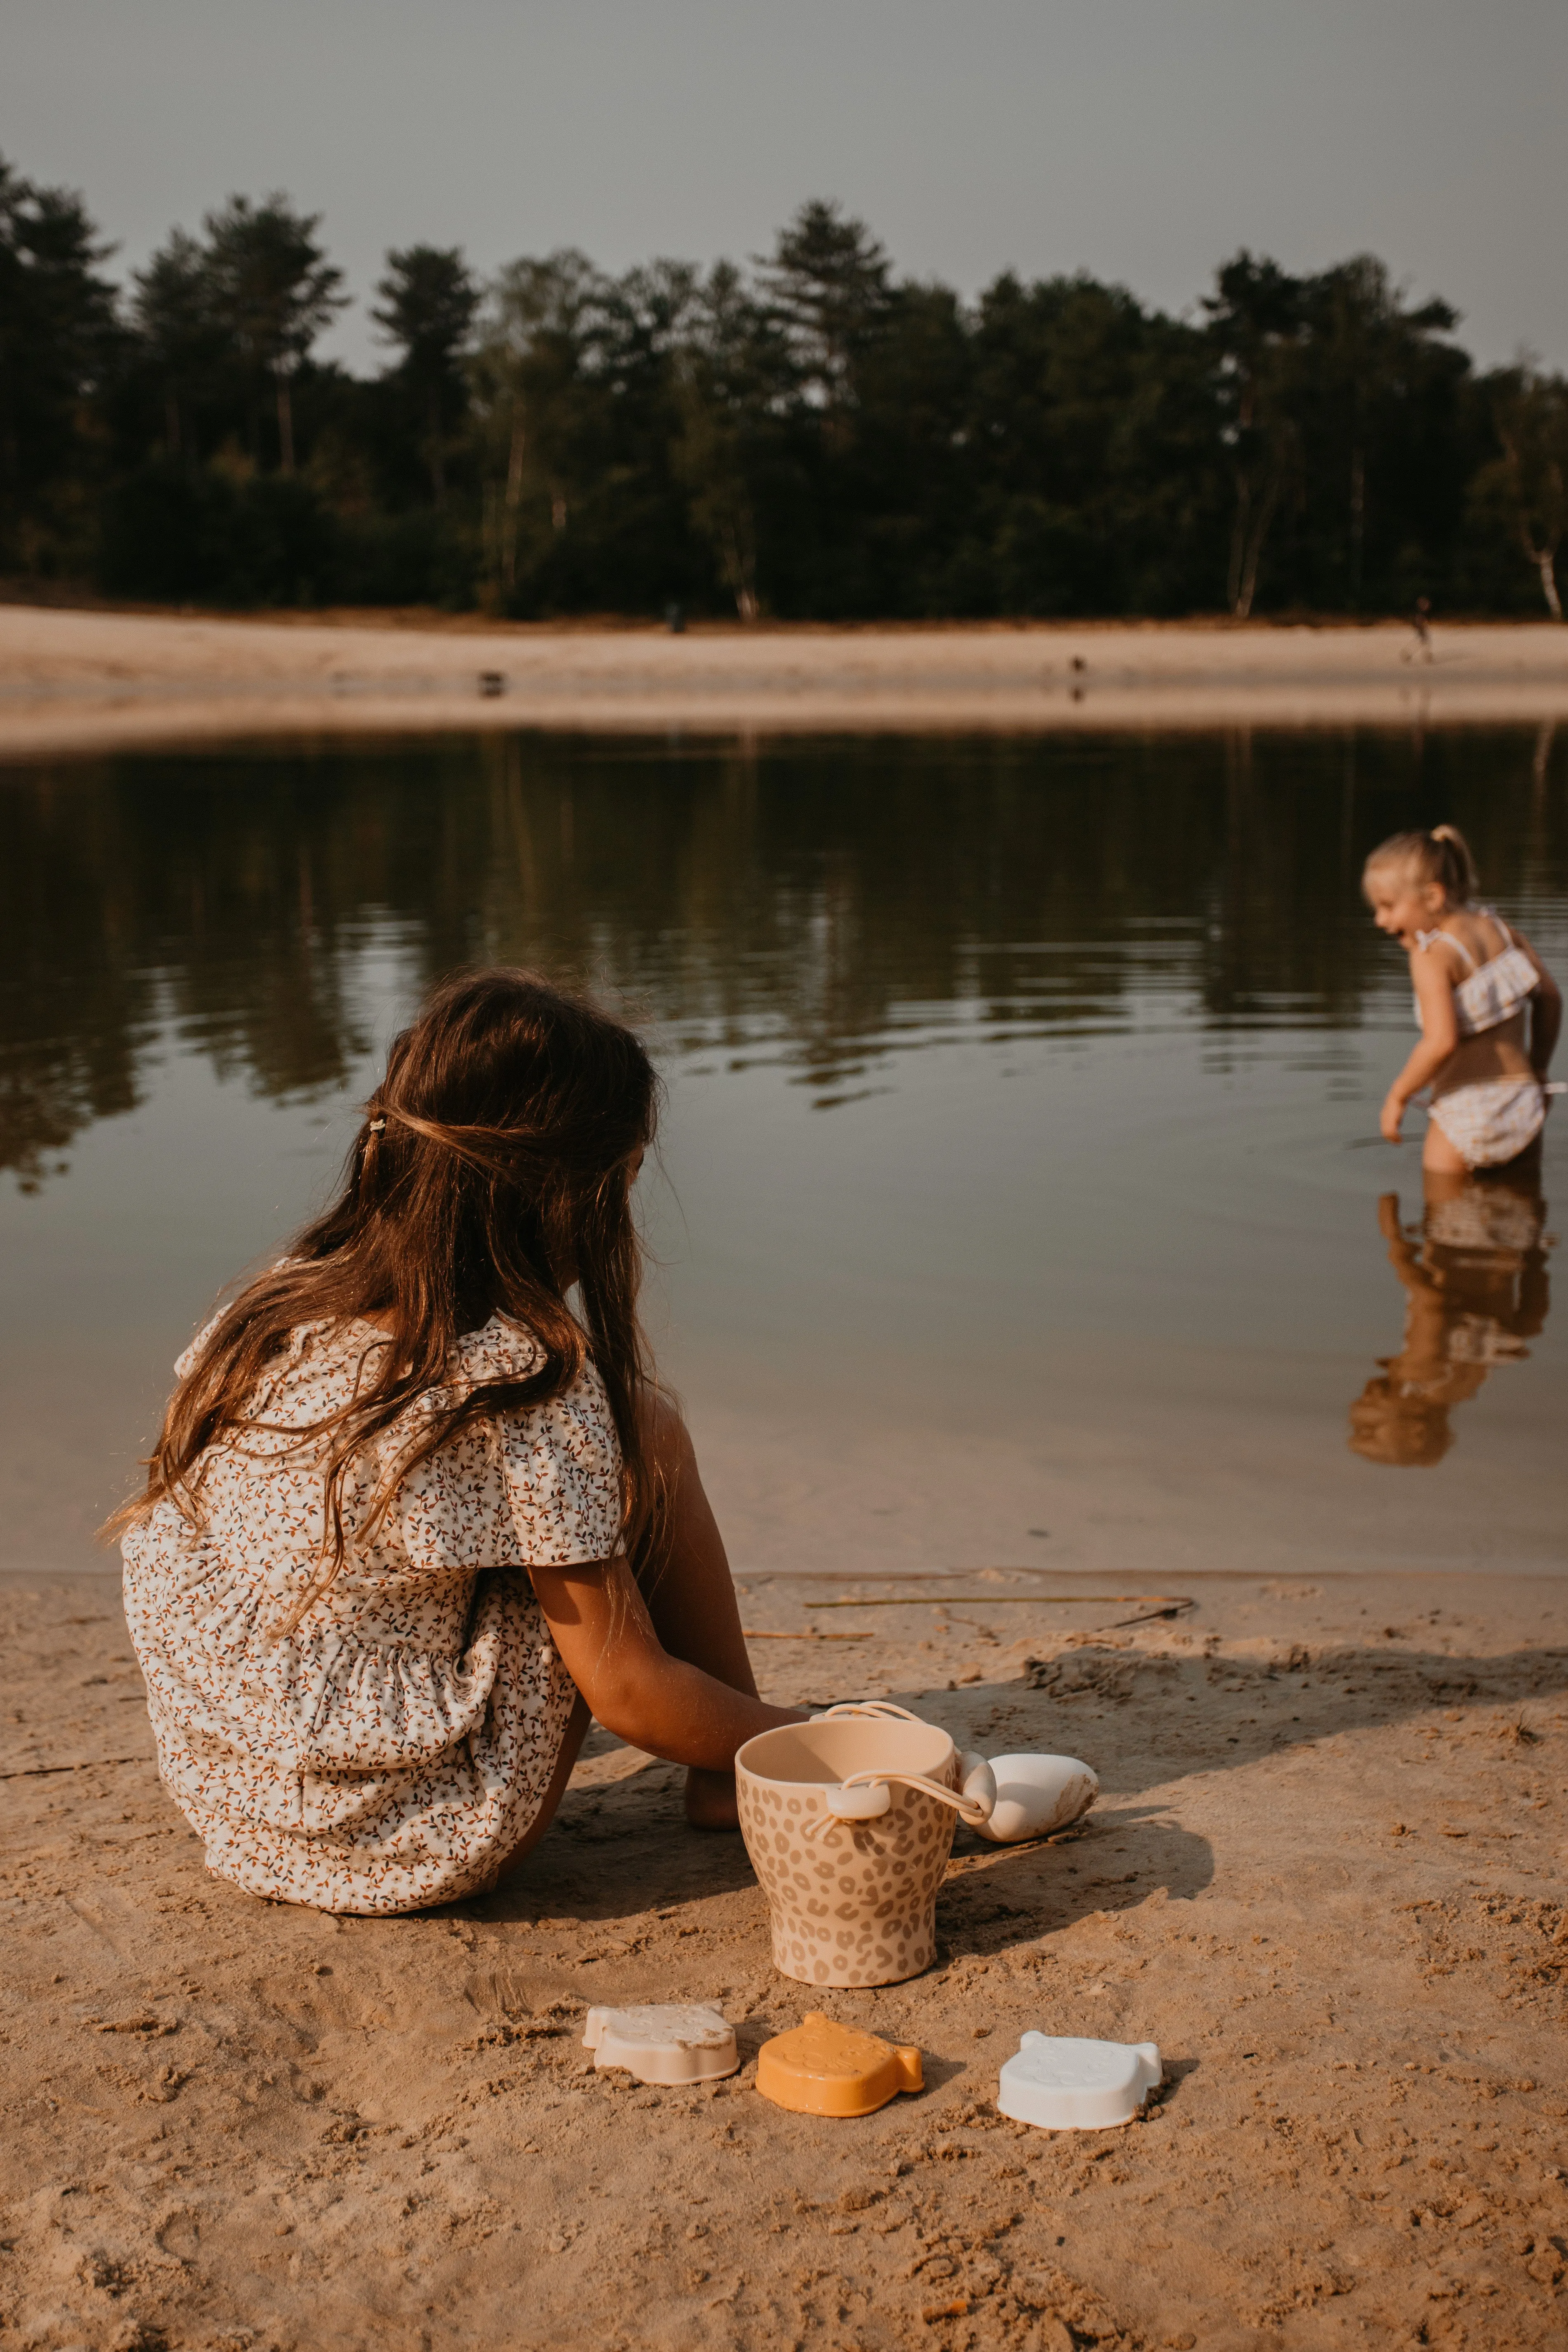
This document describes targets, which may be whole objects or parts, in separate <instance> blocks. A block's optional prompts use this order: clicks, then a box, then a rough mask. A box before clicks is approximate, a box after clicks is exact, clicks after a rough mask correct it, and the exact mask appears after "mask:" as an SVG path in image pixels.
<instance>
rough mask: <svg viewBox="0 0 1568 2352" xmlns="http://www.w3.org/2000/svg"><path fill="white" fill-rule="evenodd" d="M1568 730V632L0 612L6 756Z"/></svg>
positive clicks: (0, 725) (0, 702) (0, 705)
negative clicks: (316, 742)
mask: <svg viewBox="0 0 1568 2352" xmlns="http://www.w3.org/2000/svg"><path fill="white" fill-rule="evenodd" d="M1562 719H1568V628H1554V627H1552V626H1551V625H1548V624H1545V623H1542V624H1540V625H1535V624H1519V625H1495V626H1489V625H1460V626H1455V627H1452V628H1448V627H1441V626H1439V627H1438V628H1436V630H1435V631H1434V633H1433V639H1432V644H1431V646H1430V648H1429V655H1428V653H1424V652H1423V650H1422V648H1421V647H1420V646H1418V645H1417V643H1416V639H1415V633H1414V631H1413V630H1412V629H1411V628H1409V627H1408V626H1406V625H1402V624H1398V623H1393V622H1387V623H1382V624H1379V625H1375V626H1367V627H1336V628H1313V627H1305V626H1302V627H1294V626H1292V627H1278V628H1276V627H1273V626H1270V625H1266V624H1259V625H1250V626H1247V627H1241V628H1235V627H1228V626H1224V625H1209V626H1203V625H1163V624H1158V625H1156V624H1149V625H1137V626H1128V625H1105V626H1096V625H1071V626H1068V625H1027V626H1012V625H977V626H972V627H962V628H960V627H948V626H940V627H938V626H932V627H907V628H874V629H836V628H818V627H788V628H762V629H752V630H742V629H740V628H734V627H731V628H725V627H719V626H703V627H697V628H693V629H691V630H689V631H688V632H687V633H686V634H685V635H679V636H676V635H671V634H669V633H668V631H666V630H662V629H656V628H652V627H645V628H633V627H626V628H571V627H560V628H555V627H542V626H531V625H511V626H508V625H486V624H476V623H474V622H472V621H454V622H451V623H443V622H441V621H440V620H439V618H438V617H437V616H413V617H410V616H403V615H397V614H383V615H375V614H355V615H353V616H350V617H343V616H337V617H334V618H331V619H329V620H322V619H320V618H317V617H311V618H308V619H307V618H301V619H300V620H299V621H298V622H294V621H290V620H289V619H287V618H284V619H279V618H272V619H269V620H266V621H251V620H214V619H181V618H177V617H171V616H161V615H155V614H121V613H98V612H62V611H58V610H53V609H50V610H43V609H40V608H37V607H33V606H26V605H10V606H0V758H3V759H10V760H25V759H32V758H40V757H50V756H54V755H57V754H62V753H75V752H89V751H103V750H110V749H114V748H117V747H131V746H135V745H146V746H149V747H152V746H155V745H170V746H174V745H179V744H185V743H195V742H202V741H216V740H234V739H236V738H245V737H253V736H278V735H300V734H304V735H310V736H326V735H330V736H340V737H341V736H353V735H380V734H387V733H399V734H405V733H423V732H433V731H437V730H458V729H461V730H473V729H479V728H484V729H498V728H499V729H511V728H518V727H537V728H553V729H563V730H607V731H613V732H619V733H638V734H642V733H658V732H662V731H665V730H669V729H672V728H674V729H679V730H688V731H691V732H694V733H710V734H723V735H729V734H736V733H741V734H747V733H759V734H778V733H837V732H844V731H855V732H860V733H873V732H884V731H894V730H913V729H933V730H944V731H946V730H1002V731H1006V732H1028V731H1035V732H1047V731H1050V730H1063V729H1071V730H1100V729H1103V728H1135V729H1140V730H1169V729H1178V728H1179V729H1187V728H1215V727H1220V728H1230V727H1313V726H1347V725H1360V726H1409V725H1413V724H1415V725H1422V726H1441V725H1480V724H1488V723H1491V724H1500V723H1508V722H1519V721H1524V722H1531V721H1533V722H1535V723H1538V724H1551V723H1554V722H1556V721H1559V720H1562Z"/></svg>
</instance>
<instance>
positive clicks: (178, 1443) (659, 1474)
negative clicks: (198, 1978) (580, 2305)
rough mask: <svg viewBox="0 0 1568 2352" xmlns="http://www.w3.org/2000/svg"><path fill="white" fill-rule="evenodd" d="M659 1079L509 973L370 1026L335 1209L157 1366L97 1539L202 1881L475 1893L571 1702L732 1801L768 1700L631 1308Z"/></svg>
mask: <svg viewBox="0 0 1568 2352" xmlns="http://www.w3.org/2000/svg"><path fill="white" fill-rule="evenodd" d="M657 1106H658V1084H657V1080H656V1079H655V1076H654V1073H653V1069H652V1066H651V1065H650V1063H649V1061H648V1058H647V1054H646V1053H645V1052H644V1050H643V1047H642V1045H640V1043H639V1042H638V1040H637V1038H636V1037H635V1036H634V1035H633V1034H632V1033H631V1031H630V1030H629V1029H626V1028H624V1027H623V1026H622V1025H621V1024H619V1023H618V1022H616V1021H614V1020H612V1019H610V1018H609V1017H608V1016H607V1015H606V1014H605V1013H601V1012H599V1011H598V1010H596V1009H595V1007H594V1006H593V1005H591V1004H589V1003H584V1002H583V1001H582V1000H580V999H578V998H575V997H572V996H568V995H565V994H563V993H562V992H560V991H558V990H556V989H554V988H552V986H551V985H550V984H549V983H548V982H545V981H542V980H541V979H539V978H537V977H536V976H535V975H533V974H531V973H529V972H524V971H480V972H475V973H472V974H469V975H467V976H465V977H463V978H460V979H457V980H453V981H450V982H447V984H446V985H445V986H444V987H442V988H440V989H438V990H437V992H436V993H435V995H434V996H433V997H432V998H431V999H430V1001H429V1003H427V1004H426V1006H425V1009H424V1010H423V1012H422V1013H420V1014H419V1016H418V1018H417V1019H416V1021H415V1022H414V1024H413V1025H412V1026H411V1027H410V1028H408V1029H407V1030H405V1032H404V1033H403V1034H402V1035H401V1036H399V1037H398V1038H397V1039H396V1040H395V1042H394V1044H393V1046H392V1050H391V1053H390V1055H389V1056H388V1060H387V1066H386V1075H385V1077H384V1079H383V1081H382V1083H381V1084H380V1086H378V1087H377V1088H376V1090H375V1092H374V1095H373V1097H371V1100H370V1101H369V1103H368V1104H367V1105H366V1106H365V1112H364V1118H363V1122H362V1124H361V1127H360V1129H359V1132H358V1135H357V1136H356V1138H355V1139H354V1142H353V1149H352V1150H351V1152H350V1155H349V1160H348V1165H347V1168H346V1171H345V1175H344V1180H343V1183H342V1189H341V1191H340V1192H339V1194H338V1197H337V1199H336V1200H335V1201H334V1202H332V1204H331V1207H330V1208H329V1209H328V1210H327V1212H326V1213H325V1215H323V1216H321V1217H320V1218H318V1219H317V1221H316V1222H315V1223H313V1224H311V1225H309V1226H307V1227H306V1229H305V1231H304V1232H303V1233H301V1234H300V1235H299V1237H298V1239H297V1240H296V1241H295V1243H294V1244H293V1246H292V1248H291V1250H290V1251H289V1255H288V1256H287V1257H286V1258H284V1259H283V1260H282V1261H281V1262H280V1263H279V1265H275V1266H274V1267H273V1268H272V1269H271V1271H270V1272H269V1273H267V1274H263V1275H261V1276H258V1277H257V1278H256V1279H255V1280H254V1281H251V1282H249V1283H247V1285H246V1286H245V1287H244V1289H243V1290H241V1291H240V1293H239V1295H238V1297H237V1298H236V1299H235V1300H234V1302H233V1303H232V1305H230V1306H228V1307H225V1308H224V1309H222V1310H221V1312H219V1313H218V1314H217V1315H216V1316H215V1317H214V1318H213V1319H212V1320H211V1322H209V1323H208V1324H207V1326H206V1328H205V1329H204V1330H203V1331H202V1332H200V1333H199V1334H198V1336H197V1337H196V1339H195V1340H193V1342H192V1344H191V1346H190V1347H189V1348H188V1349H186V1350H185V1352H184V1355H183V1356H182V1357H181V1358H180V1360H179V1363H178V1365H177V1366H176V1367H175V1370H176V1372H177V1374H178V1381H179V1385H178V1386H177V1388H176V1389H175V1391H174V1397H173V1399H172V1401H171V1402H170V1405H169V1408H168V1412H167V1413H166V1415H165V1418H164V1422H163V1433H162V1434H161V1436H160V1438H159V1441H158V1444H157V1447H156V1450H155V1451H154V1453H153V1456H152V1459H151V1461H150V1463H149V1465H148V1479H147V1490H146V1493H145V1495H144V1496H142V1497H141V1498H140V1499H139V1500H137V1501H136V1502H134V1503H132V1504H128V1505H127V1506H126V1507H125V1508H124V1509H123V1510H122V1511H121V1513H120V1514H119V1515H118V1517H117V1519H116V1520H115V1521H113V1522H111V1523H110V1524H111V1526H119V1527H121V1528H123V1530H124V1540H123V1551H124V1559H125V1601H126V1613H127V1617H128V1619H129V1622H130V1626H131V1633H132V1640H133V1641H134V1643H135V1645H136V1652H137V1655H138V1657H139V1658H140V1660H141V1663H142V1672H143V1674H144V1675H145V1676H146V1680H147V1690H148V1699H149V1705H150V1707H151V1710H152V1717H153V1730H154V1732H155V1733H156V1736H157V1742H158V1763H159V1770H160V1772H161V1774H162V1776H163V1782H164V1785H165V1786H166V1787H167V1788H168V1790H169V1791H170V1793H171V1794H172V1795H173V1797H174V1800H175V1801H176V1803H177V1804H178V1805H179V1806H180V1808H181V1810H182V1811H184V1814H185V1816H186V1818H187V1820H188V1821H189V1822H191V1824H192V1826H193V1827H194V1828H195V1830H196V1831H197V1832H198V1833H199V1834H200V1835H201V1837H202V1838H203V1839H204V1841H205V1846H206V1859H207V1864H208V1867H209V1868H210V1869H212V1870H214V1871H215V1872H216V1873H217V1874H219V1875H220V1876H222V1877H225V1878H227V1879H231V1880H232V1881H233V1882H234V1884H235V1885H237V1886H241V1887H244V1888H246V1889H247V1890H248V1891H249V1892H250V1893H251V1894H253V1895H267V1896H270V1897H271V1898H273V1899H274V1900H276V1901H279V1902H284V1903H302V1904H309V1905H312V1906H315V1907H316V1908H317V1909H319V1910H323V1911H344V1912H362V1913H369V1912H396V1911H411V1910H416V1909H419V1908H421V1907H422V1906H426V1905H428V1904H437V1903H449V1902H452V1901H455V1900H456V1899H458V1897H460V1896H464V1895H478V1894H480V1893H483V1892H484V1891H485V1890H487V1889H488V1888H489V1887H491V1886H493V1885H495V1883H496V1881H497V1880H498V1879H499V1878H500V1875H501V1874H502V1872H503V1871H505V1870H506V1869H507V1868H508V1867H509V1866H510V1864H514V1863H515V1862H517V1861H518V1860H519V1859H520V1857H521V1855H523V1854H525V1853H527V1852H528V1851H529V1849H530V1848H531V1846H532V1845H533V1844H534V1843H536V1841H537V1840H538V1839H539V1838H540V1837H541V1836H542V1834H543V1832H544V1831H545V1829H546V1827H547V1826H548V1824H549V1822H550V1819H551V1816H552V1813H553V1812H554V1811H555V1808H556V1806H557V1804H558V1803H559V1801H560V1799H561V1795H562V1792H563V1790H564V1788H565V1786H566V1780H567V1776H568V1775H569V1773H570V1772H571V1769H572V1766H573V1762H574V1759H575V1757H576V1754H577V1750H578V1748H579V1747H580V1746H581V1744H582V1740H583V1737H584V1732H585V1731H586V1729H587V1727H588V1723H589V1720H590V1717H591V1716H596V1717H598V1719H599V1721H600V1722H601V1723H602V1724H604V1725H605V1727H606V1728H607V1729H608V1730H610V1731H613V1732H616V1733H618V1734H619V1735H620V1736H621V1737H622V1738H625V1739H626V1740H627V1741H629V1742H631V1743H632V1744H633V1745H634V1746H636V1747H638V1748H647V1749H649V1750H651V1751H652V1752H653V1753H654V1754H655V1755H658V1756H663V1757H666V1758H668V1759H670V1760H671V1761H673V1762H675V1763H678V1764H684V1765H685V1766H686V1767H687V1768H688V1772H687V1790H686V1807H687V1813H688V1817H689V1820H690V1821H691V1822H693V1823H695V1824H696V1825H698V1826H699V1827H703V1828H732V1827H733V1826H734V1824H735V1818H736V1816H735V1794H734V1777H733V1763H734V1756H735V1750H736V1748H738V1747H739V1746H740V1745H741V1744H742V1741H743V1740H746V1739H749V1738H752V1735H753V1734H754V1733H756V1732H759V1731H765V1730H768V1729H770V1728H772V1727H773V1726H774V1725H777V1724H782V1723H793V1722H798V1721H799V1720H800V1719H801V1718H800V1715H799V1713H798V1711H797V1710H795V1709H793V1708H785V1707H776V1706H765V1705H764V1704H763V1701H762V1700H761V1699H760V1698H759V1697H758V1696H757V1689H756V1685H755V1683H754V1682H753V1680H752V1670H751V1666H750V1664H749V1663H748V1660H747V1655H746V1644H745V1641H744V1638H743V1636H742V1632H741V1625H740V1619H739V1616H738V1615H737V1612H736V1604H735V1593H734V1587H733V1584H732V1583H731V1577H730V1571H729V1566H728V1563H727V1561H726V1559H725V1556H724V1547H723V1544H722V1542H721V1538H720V1535H719V1530H718V1528H717V1527H716V1526H715V1524H714V1521H713V1515H712V1513H711V1511H710V1508H709V1506H708V1500H707V1497H706V1496H705V1495H704V1494H703V1491H702V1485H701V1481H700V1477H699V1475H698V1471H697V1464H696V1460H695V1457H694V1455H693V1453H692V1449H691V1444H690V1441H689V1438H688V1436H687V1433H686V1430H685V1427H684V1425H683V1423H682V1422H681V1420H680V1418H679V1414H678V1413H677V1412H676V1411H675V1410H674V1408H673V1406H672V1405H671V1403H670V1402H669V1401H668V1398H665V1397H663V1396H661V1394H660V1393H659V1391H658V1387H657V1385H656V1383H655V1381H654V1378H653V1374H652V1372H651V1370H650V1368H649V1365H648V1360H647V1350H646V1348H645V1345H644V1342H643V1338H642V1334H641V1331H640V1329H639V1327H638V1322H637V1288H638V1283H639V1280H640V1276H641V1256H640V1251H639V1244H638V1240H637V1229H636V1226H635V1223H634V1222H633V1216H632V1207H631V1190H632V1185H633V1183H634V1181H636V1178H637V1171H638V1169H639V1168H640V1166H641V1164H642V1160H643V1155H644V1153H645V1152H646V1151H647V1149H648V1147H649V1145H650V1144H651V1142H652V1141H653V1137H654V1127H655V1117H656V1111H657Z"/></svg>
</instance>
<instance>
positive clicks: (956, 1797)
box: [801, 1698, 996, 1839]
mask: <svg viewBox="0 0 1568 2352" xmlns="http://www.w3.org/2000/svg"><path fill="white" fill-rule="evenodd" d="M857 1715H858V1716H870V1717H873V1719H876V1718H880V1719H881V1720H882V1721H884V1722H889V1721H891V1722H897V1723H918V1724H920V1725H921V1727H922V1728H925V1729H930V1728H931V1726H930V1725H928V1724H927V1722H926V1718H925V1717H924V1716H923V1715H916V1714H915V1713H914V1711H913V1709H912V1708H910V1707H907V1706H898V1705H897V1704H896V1703H895V1701H894V1700H892V1699H890V1698H851V1699H840V1700H839V1701H838V1703H837V1706H828V1707H824V1709H823V1710H822V1712H821V1714H820V1715H814V1716H813V1717H812V1718H811V1720H812V1722H813V1723H833V1722H836V1721H838V1722H841V1721H842V1720H843V1719H844V1717H846V1716H857ZM958 1760H959V1765H960V1769H962V1771H963V1788H962V1789H948V1788H944V1787H943V1786H942V1782H941V1781H940V1780H927V1779H926V1778H925V1776H924V1774H923V1773H920V1772H888V1771H884V1770H883V1769H881V1768H880V1767H879V1766H878V1765H875V1764H869V1765H866V1766H864V1767H863V1768H862V1769H861V1770H860V1771H858V1772H850V1773H847V1774H846V1776H845V1778H844V1779H843V1780H839V1781H836V1782H835V1783H833V1785H834V1786H835V1787H836V1788H840V1789H875V1788H877V1787H879V1786H881V1787H885V1786H886V1785H887V1783H888V1782H889V1780H897V1781H898V1782H899V1783H900V1785H901V1786H902V1787H903V1788H906V1789H920V1790H923V1791H924V1793H925V1794H926V1795H927V1796H928V1797H935V1798H936V1799H937V1800H938V1801H939V1802H940V1803H942V1804H944V1805H951V1806H952V1810H953V1811H954V1812H955V1813H957V1814H958V1816H959V1818H960V1819H961V1820H962V1821H964V1822H967V1823H968V1824H969V1827H970V1828H971V1829H978V1828H979V1826H980V1824H981V1823H982V1822H988V1821H989V1820H990V1819H991V1815H992V1813H993V1811H994V1810H995V1804H996V1782H995V1779H994V1775H993V1773H992V1770H991V1767H990V1765H989V1764H987V1762H986V1761H985V1759H984V1756H976V1755H973V1754H971V1753H968V1752H965V1753H964V1754H963V1755H961V1756H960V1758H959V1759H958ZM886 1810H887V1808H886V1806H885V1805H883V1806H881V1807H879V1811H884V1812H885V1811H886ZM867 1818H868V1816H867V1815H866V1814H862V1813H849V1814H839V1813H835V1812H833V1811H825V1812H821V1813H816V1814H813V1816H812V1817H811V1819H810V1820H809V1821H805V1822H802V1823H801V1832H802V1834H803V1836H805V1837H808V1838H813V1839H815V1838H817V1837H820V1835H821V1834H822V1832H823V1831H824V1830H825V1829H826V1827H827V1825H828V1823H829V1822H835V1821H840V1820H850V1821H856V1820H865V1819H867Z"/></svg>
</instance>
